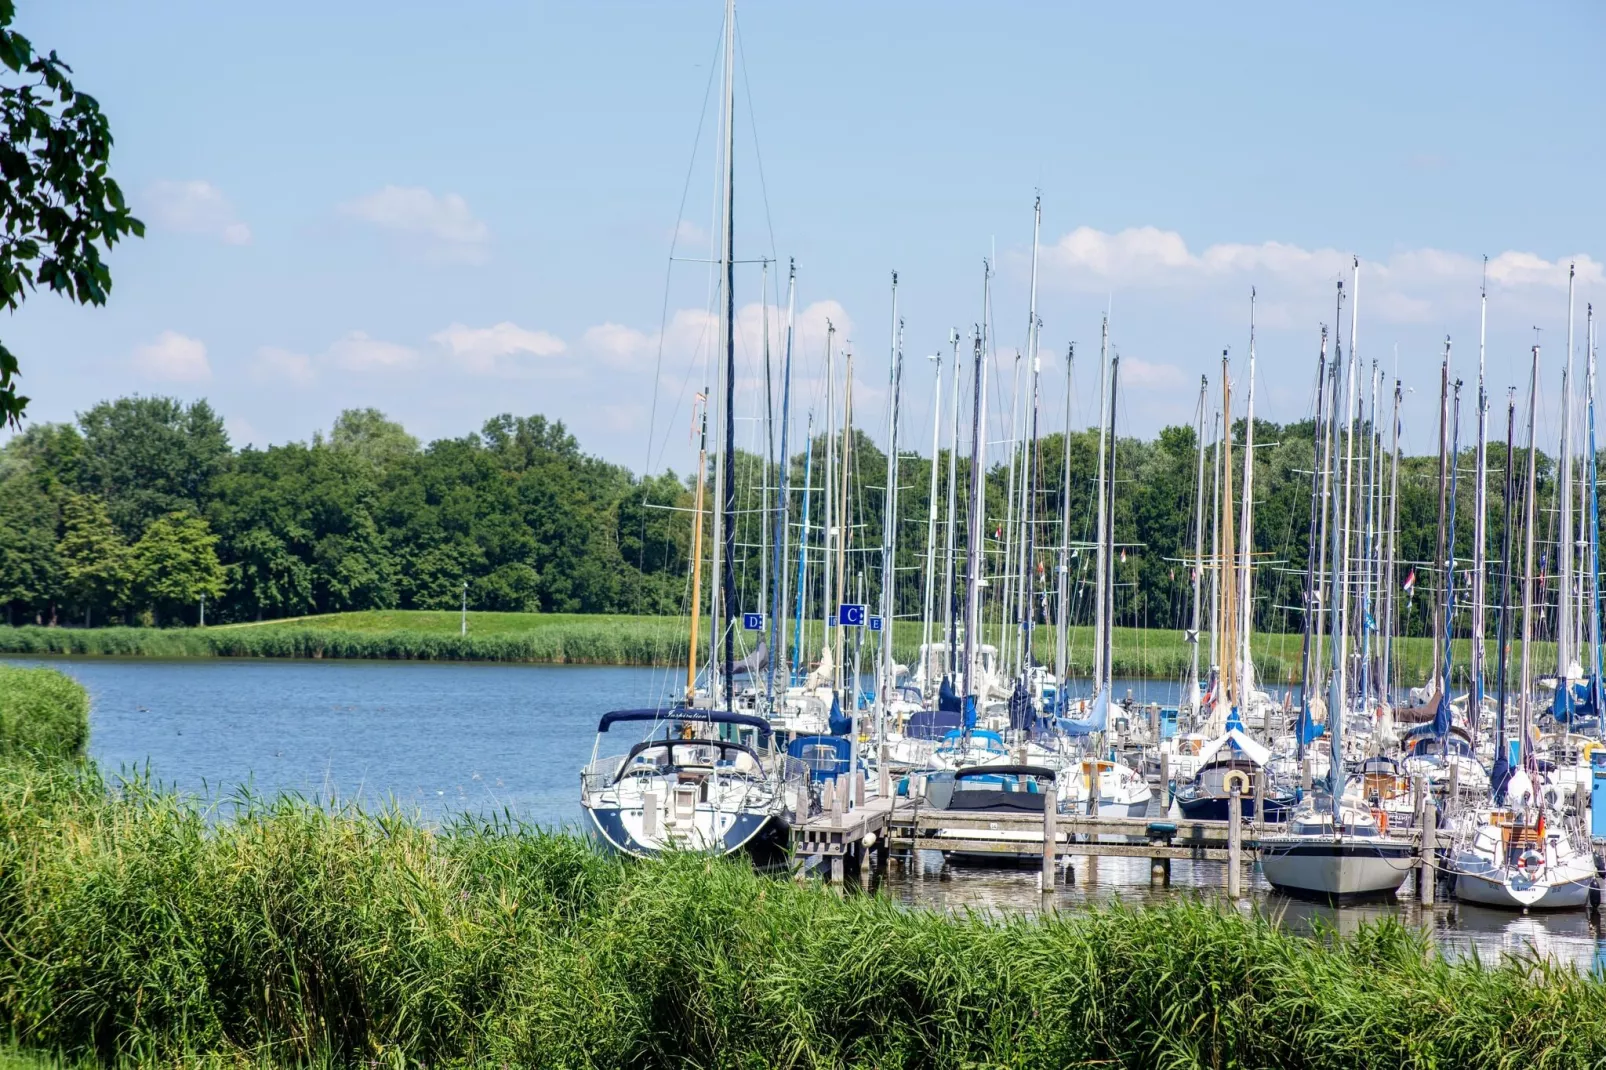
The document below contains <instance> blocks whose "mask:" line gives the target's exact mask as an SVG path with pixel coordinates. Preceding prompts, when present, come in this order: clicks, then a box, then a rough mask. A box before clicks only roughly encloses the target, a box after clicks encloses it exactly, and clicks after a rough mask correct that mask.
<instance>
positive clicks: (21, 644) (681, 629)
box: [0, 610, 1555, 687]
mask: <svg viewBox="0 0 1606 1070" xmlns="http://www.w3.org/2000/svg"><path fill="white" fill-rule="evenodd" d="M459 626H460V619H459V617H458V614H456V613H450V612H436V611H405V610H389V611H373V612H364V613H337V614H330V615H327V616H321V617H302V618H298V619H296V620H290V621H265V622H262V623H260V624H241V625H227V626H224V627H217V628H172V629H155V628H39V627H32V626H29V627H20V628H6V627H0V654H22V655H30V654H31V655H51V654H71V655H106V656H121V657H153V658H182V657H239V658H374V659H389V660H422V661H514V662H532V663H542V664H570V665H684V664H685V662H686V640H687V636H688V634H689V632H690V626H689V623H688V621H687V620H685V619H683V618H677V617H629V616H602V615H597V616H588V615H583V614H539V613H470V614H469V634H468V635H467V636H463V635H460V634H459ZM705 627H706V625H705ZM823 631H824V629H823V628H822V627H821V626H820V625H819V624H818V623H812V624H808V625H806V626H805V629H804V649H805V651H810V652H812V655H811V660H812V659H814V658H818V656H819V651H820V648H821V643H822V642H823ZM920 632H921V629H920V624H919V622H917V621H898V622H897V624H896V626H895V628H894V629H893V652H894V654H895V656H896V657H897V658H899V659H900V660H901V661H903V662H905V663H906V664H909V663H913V661H914V659H915V657H916V656H917V655H916V652H917V651H918V649H919V645H920ZM703 634H704V635H705V637H706V634H707V633H706V631H705V632H704V633H703ZM747 638H748V641H752V638H751V637H747ZM854 640H858V641H861V642H863V643H864V644H865V645H864V648H863V656H864V659H865V663H866V664H869V661H870V659H871V658H872V657H873V652H874V647H873V643H874V636H873V634H872V633H870V632H868V631H865V632H862V633H857V632H856V633H853V634H851V635H850V636H849V641H850V643H851V642H852V641H854ZM987 641H988V642H993V643H996V642H997V641H998V636H997V634H996V629H994V630H991V631H989V632H988V635H987ZM1203 642H1204V644H1205V645H1204V647H1203V660H1204V661H1205V662H1206V663H1208V661H1209V654H1208V650H1209V642H1210V636H1209V633H1205V635H1204V636H1203ZM1034 643H1035V649H1036V651H1037V653H1038V656H1039V658H1040V659H1044V660H1047V661H1050V662H1051V661H1052V660H1053V651H1054V644H1055V635H1054V629H1053V628H1051V627H1042V628H1038V629H1037V630H1036V633H1035V639H1034ZM1300 646H1301V638H1300V636H1298V635H1276V634H1258V635H1256V636H1255V637H1254V651H1255V665H1256V668H1257V670H1258V671H1259V673H1260V675H1261V679H1262V681H1263V682H1264V683H1265V684H1266V685H1267V686H1270V687H1284V686H1288V685H1290V684H1294V683H1297V682H1298V681H1299V678H1300ZM1514 648H1515V649H1517V650H1520V644H1514ZM850 649H851V647H850ZM1322 649H1323V651H1325V647H1323V648H1322ZM1394 649H1395V658H1396V661H1397V664H1398V673H1397V679H1399V680H1403V681H1405V682H1406V683H1419V682H1421V681H1422V680H1424V679H1426V678H1427V677H1428V676H1429V675H1430V674H1431V671H1432V661H1433V643H1432V641H1431V640H1428V639H1399V640H1396V642H1395V647H1394ZM1554 649H1555V648H1554V646H1553V645H1552V644H1550V643H1536V644H1535V656H1536V658H1537V659H1538V660H1537V664H1540V665H1548V664H1550V663H1551V661H1553V660H1554V658H1555V654H1554ZM1069 650H1070V664H1071V670H1072V673H1073V674H1074V675H1077V676H1084V677H1085V676H1087V675H1090V674H1091V672H1092V668H1093V633H1092V629H1091V628H1085V627H1075V628H1072V629H1071V633H1070V636H1069ZM1470 652H1471V646H1470V644H1469V643H1468V642H1467V641H1466V640H1458V641H1457V642H1456V643H1455V661H1456V664H1457V666H1459V670H1458V671H1459V672H1464V671H1465V667H1466V665H1467V661H1468V658H1469V656H1470ZM1494 652H1495V651H1494V646H1493V644H1492V643H1491V644H1489V646H1488V653H1489V665H1490V668H1491V676H1492V670H1493V665H1494V660H1493V659H1494ZM703 656H706V654H704V655H703ZM1192 656H1193V652H1192V648H1191V647H1190V646H1189V645H1188V644H1187V643H1186V642H1184V640H1183V634H1182V633H1181V632H1178V631H1171V630H1166V629H1160V628H1149V629H1144V628H1117V629H1116V630H1115V635H1114V673H1115V675H1116V676H1122V677H1137V678H1147V679H1157V680H1180V679H1182V678H1183V677H1184V676H1185V674H1186V673H1187V671H1188V666H1189V663H1190V661H1191V659H1192ZM1319 656H1320V657H1322V658H1323V659H1324V664H1325V658H1326V654H1325V652H1323V653H1320V654H1319ZM1514 657H1515V655H1514ZM1512 664H1513V665H1515V664H1516V662H1515V660H1513V662H1512ZM1491 686H1492V681H1491Z"/></svg>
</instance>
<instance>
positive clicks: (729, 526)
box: [714, 0, 736, 710]
mask: <svg viewBox="0 0 1606 1070" xmlns="http://www.w3.org/2000/svg"><path fill="white" fill-rule="evenodd" d="M724 103H725V108H724V117H723V120H724V124H725V131H724V133H725V138H724V140H725V176H724V177H725V188H724V198H723V201H724V211H723V213H722V217H723V219H722V221H723V226H724V240H723V244H722V252H721V256H720V261H721V262H720V271H721V274H722V276H723V279H724V285H723V290H724V293H723V295H722V300H723V302H724V315H723V327H722V331H723V334H724V338H723V342H724V351H725V352H724V357H725V362H724V363H725V383H724V387H725V403H724V406H723V411H722V413H721V416H722V418H723V419H724V421H725V458H726V461H725V480H724V501H723V504H722V511H723V516H722V517H721V520H720V523H721V528H722V532H721V533H722V535H723V537H724V539H723V556H724V570H723V572H721V573H720V590H721V593H722V594H723V596H724V597H723V598H722V599H721V600H720V601H721V603H722V605H723V606H724V619H723V620H721V619H720V617H719V615H718V614H716V615H715V618H714V624H715V629H716V631H718V632H721V633H722V634H723V635H724V639H725V662H724V670H723V672H721V674H720V675H721V677H722V678H723V681H724V685H725V708H726V709H727V710H728V709H730V708H731V699H732V689H733V685H734V682H735V680H734V673H733V672H732V670H733V669H734V667H735V659H736V645H735V644H736V632H735V629H733V628H732V627H731V621H733V620H734V619H735V618H736V469H735V464H736V253H735V241H736V230H735V216H734V211H735V204H736V152H735V149H736V0H725V97H724Z"/></svg>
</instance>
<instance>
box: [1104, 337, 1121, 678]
mask: <svg viewBox="0 0 1606 1070" xmlns="http://www.w3.org/2000/svg"><path fill="white" fill-rule="evenodd" d="M1120 375H1121V357H1120V356H1119V354H1118V355H1116V357H1115V358H1114V359H1113V360H1111V361H1110V478H1109V480H1108V482H1107V484H1106V485H1107V487H1108V490H1107V491H1106V494H1107V495H1108V497H1109V508H1108V510H1107V511H1106V513H1105V518H1106V522H1105V525H1104V560H1105V561H1107V562H1108V566H1107V567H1108V568H1109V575H1108V576H1107V577H1106V582H1105V584H1104V590H1105V592H1106V593H1107V597H1108V598H1109V600H1110V603H1109V609H1108V611H1107V612H1106V613H1105V614H1104V638H1103V640H1102V643H1103V646H1104V679H1103V680H1101V681H1100V682H1099V691H1100V693H1102V694H1103V695H1104V697H1105V700H1106V704H1108V703H1109V702H1113V701H1114V700H1115V699H1114V696H1113V694H1112V693H1111V692H1113V690H1114V686H1113V684H1114V682H1113V680H1112V679H1111V677H1112V676H1113V675H1114V673H1115V668H1114V665H1115V649H1114V648H1115V394H1116V386H1117V383H1118V382H1119V380H1120Z"/></svg>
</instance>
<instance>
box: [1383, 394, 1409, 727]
mask: <svg viewBox="0 0 1606 1070" xmlns="http://www.w3.org/2000/svg"><path fill="white" fill-rule="evenodd" d="M1403 394H1404V390H1403V389H1402V387H1401V384H1400V381H1399V380H1398V379H1396V380H1394V415H1393V417H1392V421H1393V431H1392V432H1391V433H1392V435H1393V443H1392V444H1391V445H1390V447H1389V458H1390V464H1389V518H1388V533H1387V535H1386V537H1385V539H1384V545H1383V621H1382V629H1383V639H1382V651H1383V652H1382V655H1381V660H1380V663H1379V665H1378V672H1377V689H1378V693H1379V694H1380V695H1382V696H1383V701H1384V702H1391V701H1392V698H1391V696H1392V695H1393V692H1392V691H1391V690H1390V682H1391V681H1392V680H1393V673H1392V670H1393V661H1394V623H1395V617H1394V591H1395V575H1396V572H1397V570H1396V569H1395V567H1394V556H1395V536H1396V533H1397V532H1398V531H1399V527H1400V399H1401V397H1402V396H1403Z"/></svg>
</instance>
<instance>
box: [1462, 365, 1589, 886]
mask: <svg viewBox="0 0 1606 1070" xmlns="http://www.w3.org/2000/svg"><path fill="white" fill-rule="evenodd" d="M1538 392H1539V347H1538V346H1537V345H1536V346H1534V347H1533V370H1532V375H1531V378H1530V380H1529V397H1528V478H1527V485H1526V489H1525V493H1524V504H1523V512H1524V519H1525V524H1524V529H1525V530H1524V532H1523V580H1522V610H1523V612H1522V640H1523V642H1522V668H1521V675H1520V678H1519V679H1520V682H1519V685H1518V693H1517V708H1518V727H1517V751H1518V754H1517V763H1516V768H1515V769H1514V770H1512V769H1508V767H1507V762H1506V740H1505V731H1504V724H1503V723H1502V724H1501V725H1500V728H1499V729H1498V730H1497V734H1496V739H1495V745H1496V752H1495V753H1496V758H1495V774H1494V776H1493V777H1492V778H1491V779H1492V781H1493V784H1492V789H1493V790H1492V791H1491V793H1490V797H1489V800H1488V803H1487V805H1485V806H1482V807H1480V808H1478V809H1477V810H1474V811H1471V812H1470V813H1469V814H1468V815H1466V817H1465V819H1464V820H1463V822H1462V824H1461V825H1460V827H1459V829H1458V830H1457V835H1456V838H1455V841H1454V843H1453V845H1452V849H1451V852H1450V870H1451V872H1452V873H1453V874H1454V875H1455V895H1456V898H1457V899H1461V900H1464V901H1466V902H1471V903H1480V904H1483V905H1485V906H1494V907H1503V908H1506V909H1511V910H1529V909H1533V910H1569V909H1577V908H1579V907H1582V906H1584V905H1585V904H1586V903H1587V902H1588V901H1589V894H1590V892H1591V890H1592V889H1593V888H1594V886H1595V860H1594V857H1593V855H1592V854H1591V853H1590V850H1589V843H1588V841H1587V840H1585V839H1583V837H1582V835H1581V834H1580V832H1579V830H1577V829H1576V828H1575V827H1573V826H1572V825H1571V824H1570V823H1569V822H1568V820H1567V818H1566V815H1564V813H1563V812H1562V811H1561V810H1560V809H1559V808H1557V807H1554V806H1550V805H1547V800H1546V799H1545V798H1544V797H1543V795H1542V793H1541V789H1542V783H1541V780H1540V774H1539V768H1538V763H1537V761H1536V760H1535V756H1534V750H1533V740H1532V734H1531V726H1532V723H1533V672H1532V653H1531V652H1532V648H1533V643H1532V640H1533V611H1534V605H1533V590H1534V579H1533V574H1534V527H1535V523H1534V508H1535V506H1534V500H1535V497H1536V494H1535V488H1536V479H1535V454H1534V448H1533V443H1534V418H1535V411H1536V406H1537V400H1538ZM1508 441H1509V436H1508ZM1508 486H1509V481H1508ZM1507 545H1508V546H1509V539H1508V541H1507ZM1509 560H1510V555H1509V554H1508V555H1507V561H1509ZM1508 573H1509V568H1508ZM1502 598H1504V596H1502ZM1503 630H1504V629H1503V628H1502V631H1503ZM1502 690H1503V689H1502ZM1504 698H1505V696H1504V695H1503V694H1502V696H1501V700H1502V702H1501V705H1502V708H1503V707H1504Z"/></svg>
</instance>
